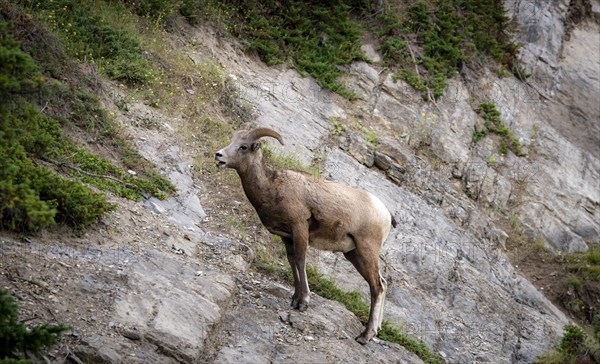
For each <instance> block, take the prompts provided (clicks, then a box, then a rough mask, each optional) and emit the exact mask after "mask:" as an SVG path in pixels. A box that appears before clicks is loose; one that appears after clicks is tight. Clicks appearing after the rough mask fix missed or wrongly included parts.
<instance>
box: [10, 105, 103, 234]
mask: <svg viewBox="0 0 600 364" xmlns="http://www.w3.org/2000/svg"><path fill="white" fill-rule="evenodd" d="M0 115H1V116H2V119H3V121H4V122H3V123H2V124H0V154H1V155H3V156H5V157H3V158H2V159H0V227H1V228H3V229H9V230H38V229H40V228H43V227H45V226H48V225H51V224H54V223H55V222H63V223H67V224H69V225H72V226H82V227H84V226H87V225H89V224H91V223H92V222H93V221H94V220H95V219H96V218H97V217H98V216H99V215H100V214H102V213H103V212H104V211H105V210H108V209H110V208H111V205H110V204H109V203H108V202H107V201H106V198H105V197H104V195H102V194H99V193H94V192H92V191H90V190H89V189H88V188H86V187H85V186H83V185H81V184H80V183H77V182H75V181H71V180H65V179H64V178H61V177H60V176H58V175H56V174H55V173H53V172H50V171H49V170H47V169H44V168H41V167H37V166H35V165H34V164H33V162H32V160H31V156H36V155H38V156H40V155H45V154H52V153H55V152H56V151H57V148H58V146H59V145H60V146H62V145H63V144H62V143H65V141H64V140H63V137H62V134H61V132H60V129H59V128H58V126H57V125H56V124H55V123H53V122H52V121H51V120H49V119H47V118H46V117H45V116H43V115H42V114H39V113H38V112H37V111H36V110H35V109H34V108H33V107H32V106H31V105H29V104H25V105H22V106H21V108H20V109H18V110H11V112H9V110H8V109H7V108H6V107H5V108H2V109H0Z"/></svg>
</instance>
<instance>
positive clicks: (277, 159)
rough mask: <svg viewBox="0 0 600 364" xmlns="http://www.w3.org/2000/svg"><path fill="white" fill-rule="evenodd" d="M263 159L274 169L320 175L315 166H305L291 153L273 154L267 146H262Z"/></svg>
mask: <svg viewBox="0 0 600 364" xmlns="http://www.w3.org/2000/svg"><path fill="white" fill-rule="evenodd" d="M262 150H263V157H264V159H265V160H266V162H267V164H268V165H270V166H271V167H273V168H274V169H291V170H294V171H299V172H304V173H308V174H311V175H313V176H319V175H321V170H319V168H317V167H315V166H307V165H306V164H304V163H302V162H301V161H300V160H299V159H298V157H297V156H296V155H295V154H293V153H289V152H288V153H282V154H278V153H274V151H273V149H272V148H271V147H269V145H267V144H263V146H262Z"/></svg>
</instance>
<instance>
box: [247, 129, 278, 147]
mask: <svg viewBox="0 0 600 364" xmlns="http://www.w3.org/2000/svg"><path fill="white" fill-rule="evenodd" d="M265 136H269V137H271V138H275V139H277V140H278V141H279V143H281V145H283V138H282V137H281V135H279V133H278V132H276V131H275V130H271V129H269V128H256V129H254V130H252V131H251V132H250V139H252V140H257V139H259V138H262V137H265Z"/></svg>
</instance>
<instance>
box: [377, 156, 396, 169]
mask: <svg viewBox="0 0 600 364" xmlns="http://www.w3.org/2000/svg"><path fill="white" fill-rule="evenodd" d="M375 167H377V168H379V169H381V170H382V171H387V170H388V169H390V168H391V167H392V158H390V157H389V156H387V155H385V154H383V153H381V152H375Z"/></svg>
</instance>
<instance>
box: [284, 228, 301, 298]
mask: <svg viewBox="0 0 600 364" xmlns="http://www.w3.org/2000/svg"><path fill="white" fill-rule="evenodd" d="M281 240H283V243H284V244H285V252H286V255H287V260H288V263H290V269H291V270H292V276H293V277H294V295H293V296H292V307H294V308H298V294H299V293H300V287H299V285H300V279H299V278H298V269H297V268H296V260H295V259H294V240H292V239H291V238H281Z"/></svg>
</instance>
